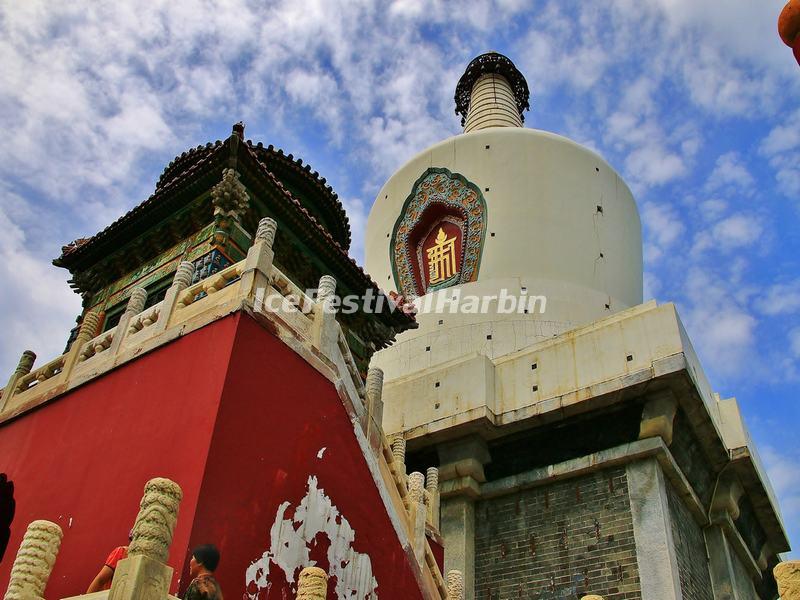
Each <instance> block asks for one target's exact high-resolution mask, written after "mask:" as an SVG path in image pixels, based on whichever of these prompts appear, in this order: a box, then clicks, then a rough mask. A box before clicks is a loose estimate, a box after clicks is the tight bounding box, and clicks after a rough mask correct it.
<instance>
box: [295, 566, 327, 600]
mask: <svg viewBox="0 0 800 600" xmlns="http://www.w3.org/2000/svg"><path fill="white" fill-rule="evenodd" d="M327 597H328V574H327V573H326V572H325V571H323V570H322V569H320V568H319V567H306V568H305V569H303V570H302V571H300V577H299V578H298V580H297V600H325V598H327Z"/></svg>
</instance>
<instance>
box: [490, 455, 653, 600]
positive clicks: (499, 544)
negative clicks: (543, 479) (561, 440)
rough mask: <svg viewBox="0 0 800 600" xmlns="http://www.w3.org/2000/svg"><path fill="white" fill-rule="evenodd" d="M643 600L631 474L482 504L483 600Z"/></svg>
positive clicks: (594, 477) (600, 475) (606, 474)
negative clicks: (591, 597) (593, 599)
mask: <svg viewBox="0 0 800 600" xmlns="http://www.w3.org/2000/svg"><path fill="white" fill-rule="evenodd" d="M586 593H594V594H600V595H602V596H603V597H604V598H605V599H606V600H621V599H628V598H630V599H634V598H637V599H638V598H640V597H641V593H640V587H639V575H638V569H637V565H636V544H635V542H634V537H633V523H632V520H631V514H630V503H629V500H628V485H627V479H626V476H625V470H624V469H620V468H613V469H607V470H604V471H598V472H596V473H592V474H590V475H585V476H582V477H577V478H574V479H569V480H565V481H562V482H557V483H553V484H551V485H548V486H542V487H537V488H533V489H530V490H524V491H521V492H515V493H513V494H509V495H506V496H501V497H498V498H492V499H488V500H483V501H481V502H478V503H477V505H476V511H475V596H476V598H477V599H478V600H506V599H512V598H513V599H519V598H524V599H541V600H544V599H555V598H568V599H579V598H580V597H581V596H583V595H584V594H586Z"/></svg>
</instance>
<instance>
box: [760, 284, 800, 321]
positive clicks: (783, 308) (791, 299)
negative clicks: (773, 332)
mask: <svg viewBox="0 0 800 600" xmlns="http://www.w3.org/2000/svg"><path fill="white" fill-rule="evenodd" d="M756 308H758V310H759V311H760V312H761V313H763V314H765V315H770V316H774V315H787V314H794V313H798V312H800V280H795V281H792V282H789V283H776V284H774V285H771V286H769V287H768V288H767V289H766V290H765V291H764V293H763V295H762V296H761V297H759V298H758V300H757V301H756Z"/></svg>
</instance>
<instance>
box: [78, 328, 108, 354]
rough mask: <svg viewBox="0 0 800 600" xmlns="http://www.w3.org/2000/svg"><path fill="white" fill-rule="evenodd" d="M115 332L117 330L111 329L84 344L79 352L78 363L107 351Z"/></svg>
mask: <svg viewBox="0 0 800 600" xmlns="http://www.w3.org/2000/svg"><path fill="white" fill-rule="evenodd" d="M116 332H117V328H116V327H112V328H111V329H109V330H108V331H105V332H103V333H101V334H100V335H98V336H97V337H95V338H93V339H91V340H89V341H88V342H86V344H84V346H83V349H82V350H81V355H80V358H79V359H78V361H79V362H83V361H85V360H88V359H90V358H92V357H93V356H95V355H97V354H100V353H102V352H105V351H106V350H108V349H109V348H110V347H111V342H112V341H113V340H114V335H115V334H116Z"/></svg>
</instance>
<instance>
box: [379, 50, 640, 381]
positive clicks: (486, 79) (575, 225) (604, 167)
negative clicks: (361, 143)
mask: <svg viewBox="0 0 800 600" xmlns="http://www.w3.org/2000/svg"><path fill="white" fill-rule="evenodd" d="M487 57H488V59H487ZM502 61H505V62H502ZM498 66H500V67H503V68H497V67H498ZM509 79H511V80H513V81H512V82H510V81H509ZM465 84H466V85H469V86H470V87H469V89H467V90H466V92H467V93H466V94H464V92H463V91H462V90H463V89H464V87H465ZM512 84H513V85H512ZM459 93H460V94H461V96H462V97H461V98H459ZM527 94H528V90H527V84H526V83H525V80H524V78H523V77H522V75H521V74H519V72H518V71H517V70H516V68H515V67H514V66H513V64H512V63H511V61H509V60H508V59H507V58H505V57H503V56H502V55H499V54H495V53H489V54H484V55H482V56H481V57H478V58H477V59H475V61H473V63H471V65H470V67H469V68H468V69H467V72H466V73H465V74H464V77H462V80H461V82H459V90H458V91H457V95H456V100H457V103H458V102H459V100H460V101H461V102H462V104H467V105H468V109H467V110H466V111H465V112H466V114H464V113H462V114H464V118H463V119H462V122H463V123H464V124H465V129H464V131H465V133H463V134H460V135H456V136H454V137H451V138H449V139H447V140H444V141H443V142H440V143H438V144H436V145H434V146H432V147H430V148H428V149H426V150H424V151H423V152H421V153H420V154H418V155H417V156H415V157H414V158H412V159H411V160H410V161H408V162H407V163H406V164H405V165H403V166H402V167H400V169H398V171H397V172H396V173H394V175H392V176H391V177H390V178H389V180H388V181H387V182H386V184H385V185H384V186H383V188H382V189H381V191H380V193H379V194H378V197H377V198H376V200H375V203H374V205H373V207H372V210H371V212H370V215H369V220H368V222H367V232H366V240H365V246H366V267H367V271H368V272H369V273H370V274H371V275H372V277H373V278H374V279H375V280H376V281H377V282H378V284H379V285H380V286H381V287H382V288H384V289H387V290H398V291H400V292H402V293H405V294H408V293H409V290H404V289H401V286H400V282H399V281H397V280H396V278H395V276H394V275H393V265H392V261H393V258H392V255H391V244H392V241H393V238H392V235H393V230H394V228H395V225H396V223H397V221H398V218H399V217H400V215H401V213H402V211H403V206H404V203H405V202H406V200H407V199H408V197H409V194H411V193H412V190H413V188H414V184H415V182H416V181H417V180H418V179H419V178H420V176H421V175H423V173H425V172H426V170H427V169H429V168H430V167H440V168H443V169H447V170H448V171H450V172H451V173H453V174H454V175H455V174H457V175H460V176H462V177H463V178H464V179H466V180H467V181H468V182H471V183H472V184H474V185H475V186H476V187H477V189H479V190H480V192H481V194H482V195H483V198H484V201H485V205H486V211H485V231H484V239H483V247H482V252H481V258H480V261H479V265H478V269H477V277H476V278H475V280H474V281H471V282H468V283H461V284H458V285H454V286H450V287H447V288H444V289H441V290H438V291H433V292H430V293H428V294H425V295H423V296H422V297H421V298H420V299H419V300H418V304H420V305H421V306H425V305H426V301H427V302H428V304H427V305H428V306H430V307H435V306H436V302H437V300H440V299H441V296H443V295H444V296H445V297H452V295H453V294H454V293H455V292H456V290H460V292H459V293H460V294H461V297H462V298H463V297H465V296H467V295H476V296H479V297H481V298H483V297H491V296H499V295H500V294H501V293H502V292H501V290H506V293H507V294H511V295H513V296H515V297H520V298H523V297H526V296H527V297H528V299H529V301H530V302H532V301H533V297H538V296H544V298H546V301H545V302H542V301H541V300H538V301H536V302H535V303H534V304H533V305H531V306H530V310H529V311H528V312H527V313H526V312H524V310H519V311H518V310H516V309H515V310H514V311H513V312H512V313H510V314H503V313H501V312H498V310H497V308H496V304H497V303H496V302H495V303H494V304H493V305H492V307H491V309H490V310H489V311H487V312H486V313H478V314H463V313H461V312H455V313H454V314H451V313H450V312H449V306H448V309H446V312H445V314H441V313H437V312H436V311H432V312H428V313H422V312H421V313H420V314H419V315H418V322H419V325H420V326H419V329H417V330H413V331H409V332H406V333H404V334H403V335H401V336H400V337H399V338H398V340H397V342H396V343H395V345H394V346H392V347H391V348H388V349H386V350H383V351H382V352H380V353H379V354H378V355H377V358H376V364H377V365H378V366H380V367H381V368H382V369H384V371H385V373H386V376H387V379H389V380H391V379H392V378H394V377H400V376H404V375H408V374H409V373H412V372H414V371H417V370H420V369H428V368H431V367H433V366H434V365H436V364H439V363H444V362H448V361H452V360H455V359H458V358H459V357H463V356H467V355H470V354H472V353H476V352H478V353H482V354H485V355H486V356H488V357H490V358H497V357H499V356H503V355H505V354H508V353H511V352H514V351H516V350H519V349H521V348H525V347H527V346H529V345H531V344H532V343H535V342H538V341H541V340H543V339H546V338H549V337H552V336H554V335H557V334H559V333H562V332H564V331H566V330H569V329H573V328H575V327H577V326H579V325H582V324H586V323H590V322H592V321H594V320H596V319H599V318H602V317H605V316H608V315H610V314H611V313H614V312H617V311H619V310H622V309H625V308H629V307H631V306H635V305H638V304H640V303H641V302H642V233H641V222H640V219H639V213H638V211H637V208H636V203H635V201H634V199H633V196H632V195H631V192H630V190H629V189H628V186H627V185H626V184H625V182H624V181H623V180H622V179H621V178H620V176H619V175H618V174H617V172H616V171H615V170H614V169H613V168H612V167H611V166H610V165H609V164H608V163H607V162H606V161H605V160H603V159H602V158H601V157H600V156H599V155H597V154H596V153H595V152H593V151H592V150H590V149H588V148H586V147H584V146H581V145H580V144H577V143H575V142H573V141H571V140H569V139H567V138H564V137H562V136H559V135H555V134H552V133H548V132H544V131H538V130H534V129H528V128H524V127H523V126H522V110H521V108H520V107H523V106H527ZM426 296H427V297H426ZM543 305H544V312H543V313H541V314H540V312H539V311H540V309H541V308H542V306H543ZM508 306H510V304H507V305H506V308H507V307H508ZM501 308H502V307H501ZM487 336H491V337H489V338H487Z"/></svg>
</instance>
